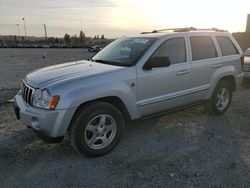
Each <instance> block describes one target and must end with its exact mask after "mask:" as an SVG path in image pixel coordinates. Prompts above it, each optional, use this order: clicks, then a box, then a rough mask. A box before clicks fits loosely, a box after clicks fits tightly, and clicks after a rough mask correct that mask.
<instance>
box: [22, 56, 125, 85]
mask: <svg viewBox="0 0 250 188" xmlns="http://www.w3.org/2000/svg"><path fill="white" fill-rule="evenodd" d="M121 68H123V67H119V66H113V65H105V64H101V63H95V62H90V61H85V60H83V61H78V62H69V63H63V64H58V65H53V66H49V67H44V68H41V69H38V70H35V71H33V72H31V73H29V74H28V75H27V76H26V79H25V81H26V82H27V83H28V84H30V85H32V86H34V87H44V86H46V85H49V84H53V83H57V82H61V81H65V80H69V79H73V78H78V77H79V78H83V77H87V76H92V75H95V74H101V73H106V72H110V71H114V70H116V69H121Z"/></svg>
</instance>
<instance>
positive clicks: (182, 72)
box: [177, 69, 189, 75]
mask: <svg viewBox="0 0 250 188" xmlns="http://www.w3.org/2000/svg"><path fill="white" fill-rule="evenodd" d="M187 73H189V70H188V69H185V70H181V71H178V72H177V75H183V74H187Z"/></svg>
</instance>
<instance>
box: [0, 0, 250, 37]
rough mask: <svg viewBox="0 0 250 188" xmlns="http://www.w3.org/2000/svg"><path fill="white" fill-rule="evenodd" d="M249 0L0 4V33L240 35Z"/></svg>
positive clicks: (6, 0) (15, 0) (1, 0)
mask: <svg viewBox="0 0 250 188" xmlns="http://www.w3.org/2000/svg"><path fill="white" fill-rule="evenodd" d="M248 13H250V1H249V0H238V1H237V0H231V1H230V2H229V1H226V0H221V1H217V0H210V1H197V0H190V1H184V0H179V1H161V0H154V1H153V3H152V1H142V0H120V1H115V0H102V1H101V0H71V1H68V0H53V1H48V0H43V1H41V0H36V1H34V0H22V1H20V0H0V35H18V28H17V24H19V29H20V34H21V35H24V29H23V20H22V18H23V17H24V18H25V21H26V27H27V35H28V36H44V30H43V26H42V24H46V26H47V33H48V36H49V37H52V36H54V37H63V35H64V34H65V33H68V34H70V35H74V34H77V35H79V32H80V30H83V31H84V32H85V34H86V36H91V37H93V36H95V35H102V34H104V35H105V36H106V37H107V38H116V37H121V36H124V35H126V36H130V35H134V34H138V33H140V32H142V31H151V30H154V29H161V28H172V27H191V26H193V27H198V28H211V27H217V28H221V29H226V30H229V31H230V32H242V31H245V27H246V18H247V14H248Z"/></svg>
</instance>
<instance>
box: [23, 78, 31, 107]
mask: <svg viewBox="0 0 250 188" xmlns="http://www.w3.org/2000/svg"><path fill="white" fill-rule="evenodd" d="M33 93H34V89H33V88H32V87H30V86H29V85H27V84H25V83H24V82H23V86H22V97H23V100H24V101H25V102H26V103H27V104H30V105H32V99H33Z"/></svg>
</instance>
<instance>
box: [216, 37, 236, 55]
mask: <svg viewBox="0 0 250 188" xmlns="http://www.w3.org/2000/svg"><path fill="white" fill-rule="evenodd" d="M215 38H216V40H217V41H218V43H219V46H220V49H221V53H222V55H223V56H228V55H235V54H239V52H238V50H237V48H236V47H235V46H234V44H233V42H232V41H231V39H230V38H228V37H226V36H216V37H215Z"/></svg>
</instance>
